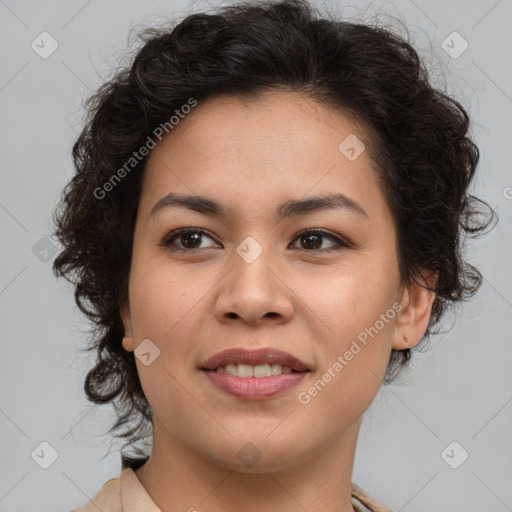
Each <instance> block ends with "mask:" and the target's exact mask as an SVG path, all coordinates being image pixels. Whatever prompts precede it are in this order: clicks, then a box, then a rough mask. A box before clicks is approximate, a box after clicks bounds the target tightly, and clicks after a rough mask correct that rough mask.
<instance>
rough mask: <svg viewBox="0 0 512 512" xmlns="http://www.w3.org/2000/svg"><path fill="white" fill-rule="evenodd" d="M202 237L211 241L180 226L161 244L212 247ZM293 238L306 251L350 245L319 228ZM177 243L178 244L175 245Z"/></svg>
mask: <svg viewBox="0 0 512 512" xmlns="http://www.w3.org/2000/svg"><path fill="white" fill-rule="evenodd" d="M203 237H207V238H209V239H210V240H212V241H213V238H212V237H211V236H209V235H208V234H207V233H206V231H204V230H202V229H196V228H182V229H178V230H176V231H172V232H171V233H169V234H168V235H167V236H166V237H165V238H164V240H163V241H162V243H161V245H163V246H164V247H166V248H167V249H169V250H170V251H193V250H198V249H205V248H208V247H213V246H212V245H210V246H203V247H201V241H202V240H201V239H202V238H203ZM324 239H329V240H331V241H332V242H334V244H333V245H331V247H334V249H330V248H327V249H326V248H325V247H324V248H322V246H323V245H324V244H323V242H324ZM294 240H298V241H299V242H300V243H301V245H302V246H303V247H302V250H305V251H307V252H320V253H330V252H334V251H338V250H340V249H342V248H349V247H350V244H349V243H347V242H345V241H344V240H342V239H341V238H339V237H337V236H336V235H334V234H333V233H330V232H328V231H323V230H319V229H307V230H304V231H302V232H301V233H299V235H297V236H296V237H295V238H294ZM177 243H178V246H176V244H177ZM304 246H305V247H304Z"/></svg>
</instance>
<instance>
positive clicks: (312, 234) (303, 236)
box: [294, 229, 350, 253]
mask: <svg viewBox="0 0 512 512" xmlns="http://www.w3.org/2000/svg"><path fill="white" fill-rule="evenodd" d="M326 238H327V239H330V240H331V241H334V247H335V248H334V249H325V248H324V249H322V245H323V240H322V239H326ZM294 240H299V242H300V243H301V244H302V245H303V246H304V245H305V246H306V247H305V250H307V252H314V251H318V252H322V253H328V252H334V251H339V250H340V249H342V248H348V247H350V245H349V244H348V243H347V242H345V241H344V240H342V239H341V238H339V237H337V236H335V235H334V234H332V233H329V232H328V231H323V230H319V229H306V230H305V231H302V232H301V233H299V235H298V236H296V237H295V238H294ZM331 247H333V246H331Z"/></svg>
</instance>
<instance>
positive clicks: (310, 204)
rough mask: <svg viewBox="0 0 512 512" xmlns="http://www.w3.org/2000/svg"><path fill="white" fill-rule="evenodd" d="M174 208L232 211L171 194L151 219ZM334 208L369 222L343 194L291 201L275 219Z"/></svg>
mask: <svg viewBox="0 0 512 512" xmlns="http://www.w3.org/2000/svg"><path fill="white" fill-rule="evenodd" d="M172 207H181V208H187V209H188V210H192V211H195V212H199V213H202V214H204V215H211V216H215V217H227V216H228V214H229V213H230V211H231V209H228V208H226V207H225V206H223V205H221V204H220V203H218V202H216V201H214V200H212V199H208V198H207V197H204V196H197V195H193V196H189V195H180V194H175V193H174V192H171V193H169V194H167V195H166V196H164V197H162V199H160V200H159V201H157V203H156V204H155V205H154V206H153V208H152V209H151V212H150V213H149V217H152V216H153V215H155V214H156V213H157V212H159V211H161V210H164V209H167V208H172ZM334 208H343V209H346V210H348V211H350V212H352V213H355V214H357V215H359V216H361V217H364V218H365V219H367V220H369V218H368V214H367V213H366V211H365V209H364V208H363V207H362V206H361V205H360V204H359V203H358V202H357V201H355V200H354V199H351V198H350V197H347V196H346V195H344V194H341V193H338V194H328V195H325V196H317V197H310V198H307V199H289V200H288V201H284V202H283V203H280V204H279V205H278V206H277V208H276V211H275V214H274V217H275V219H276V221H280V220H282V219H284V218H287V217H293V216H299V215H306V214H308V213H313V212H317V211H321V210H328V209H334Z"/></svg>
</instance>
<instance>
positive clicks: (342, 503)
mask: <svg viewBox="0 0 512 512" xmlns="http://www.w3.org/2000/svg"><path fill="white" fill-rule="evenodd" d="M360 425H361V418H359V419H358V420H357V421H356V422H354V423H353V424H352V425H350V426H349V427H348V428H347V429H346V430H345V431H344V432H342V433H341V434H340V436H339V438H338V440H337V442H336V443H332V441H331V442H330V443H329V445H328V446H327V445H326V446H318V447H315V450H314V452H315V453H307V454H301V453H298V454H297V459H296V464H294V465H293V467H287V468H284V469H281V470H279V471H266V470H265V466H264V464H263V460H262V461H260V462H258V467H259V472H258V473H254V472H253V473H244V472H240V471H234V470H232V469H229V468H228V467H225V466H222V464H219V463H218V462H217V463H215V462H213V461H212V460H211V458H207V457H206V456H205V454H202V453H198V452H197V450H194V449H193V447H190V446H186V445H184V444H183V443H181V442H180V441H179V440H177V439H176V438H175V437H172V436H170V435H169V433H168V432H167V431H166V430H165V428H164V427H163V425H162V424H161V423H160V422H159V421H158V419H157V418H156V417H155V418H154V419H153V449H152V453H151V456H150V457H149V459H148V460H147V462H146V463H145V464H144V465H143V466H142V467H140V468H139V469H137V470H136V471H135V474H136V475H137V478H138V479H139V481H140V482H141V483H142V485H143V486H144V488H145V489H146V491H147V492H148V494H149V495H150V497H151V499H152V500H153V501H154V502H155V504H156V505H157V506H158V507H159V508H160V510H161V511H162V512H173V511H176V510H186V511H189V512H218V511H220V510H222V511H223V512H235V511H237V512H238V511H240V510H244V512H261V510H286V511H287V512H295V511H297V512H304V510H307V511H308V512H353V507H352V505H351V478H352V468H353V464H354V455H355V448H356V443H357V436H358V433H359V428H360Z"/></svg>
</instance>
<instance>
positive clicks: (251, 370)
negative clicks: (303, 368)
mask: <svg viewBox="0 0 512 512" xmlns="http://www.w3.org/2000/svg"><path fill="white" fill-rule="evenodd" d="M216 371H217V372H218V373H227V374H229V375H234V376H235V377H270V376H272V375H281V374H282V373H292V371H293V370H292V369H291V368H290V367H289V366H281V365H280V364H258V365H256V366H252V365H250V364H228V365H227V366H225V367H222V366H219V368H217V370H216Z"/></svg>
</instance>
